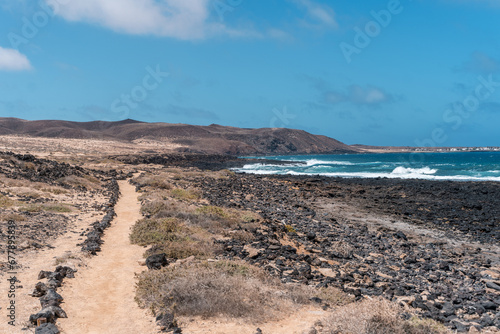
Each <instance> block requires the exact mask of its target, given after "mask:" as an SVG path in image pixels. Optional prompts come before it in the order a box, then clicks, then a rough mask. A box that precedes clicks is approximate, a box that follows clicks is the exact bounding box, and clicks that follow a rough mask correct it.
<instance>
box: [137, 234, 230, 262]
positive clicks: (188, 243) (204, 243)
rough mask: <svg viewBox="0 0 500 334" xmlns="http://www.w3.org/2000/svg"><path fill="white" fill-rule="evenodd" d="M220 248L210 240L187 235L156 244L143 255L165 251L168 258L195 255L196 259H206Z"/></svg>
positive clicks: (182, 257)
mask: <svg viewBox="0 0 500 334" xmlns="http://www.w3.org/2000/svg"><path fill="white" fill-rule="evenodd" d="M221 250H222V248H221V246H219V245H216V244H214V243H213V242H211V241H208V240H196V239H194V238H189V237H187V238H184V239H177V240H172V241H166V242H164V243H161V244H156V245H154V246H153V247H151V248H150V249H148V250H147V251H146V252H145V253H144V257H148V256H150V255H154V254H158V253H165V255H166V256H167V257H168V258H170V259H185V258H188V257H190V256H195V257H196V258H198V259H208V258H211V257H213V256H214V255H216V254H218V253H220V252H221Z"/></svg>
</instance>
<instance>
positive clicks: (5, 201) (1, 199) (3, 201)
mask: <svg viewBox="0 0 500 334" xmlns="http://www.w3.org/2000/svg"><path fill="white" fill-rule="evenodd" d="M14 203H15V202H14V201H13V200H11V199H10V198H9V197H7V196H5V195H2V194H0V208H8V207H11V206H13V205H14Z"/></svg>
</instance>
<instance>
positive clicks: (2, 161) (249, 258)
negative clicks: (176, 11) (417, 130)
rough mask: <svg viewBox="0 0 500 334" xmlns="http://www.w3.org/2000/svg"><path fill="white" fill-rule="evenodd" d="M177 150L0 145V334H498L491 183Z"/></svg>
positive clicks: (498, 189) (133, 145) (19, 141)
mask: <svg viewBox="0 0 500 334" xmlns="http://www.w3.org/2000/svg"><path fill="white" fill-rule="evenodd" d="M175 149H176V146H175V144H173V143H170V144H166V145H161V143H160V142H157V141H146V140H143V141H140V140H139V141H136V142H124V141H123V142H117V141H112V140H107V141H104V140H98V139H85V140H78V139H46V138H36V139H34V138H27V137H19V136H2V137H0V151H2V152H1V153H0V210H1V212H0V215H1V217H0V219H1V220H0V227H1V230H0V232H1V233H0V256H2V257H3V258H2V259H0V267H1V268H0V271H1V281H0V287H1V288H0V290H1V291H3V293H2V295H0V312H1V314H2V319H3V320H2V322H1V323H0V332H2V333H30V332H31V333H35V332H36V333H57V332H58V331H60V332H62V333H68V334H69V333H71V334H73V333H78V334H84V333H118V332H119V333H134V334H135V333H145V334H146V333H159V332H173V333H181V332H182V333H200V334H201V333H227V334H233V333H248V334H254V333H283V334H284V333H287V334H288V333H299V334H301V333H309V334H313V333H415V334H417V333H422V334H423V333H454V332H470V333H478V332H482V333H498V332H499V329H500V313H499V312H500V249H499V246H498V244H499V240H500V227H499V225H500V224H499V220H498V219H499V218H498V217H499V216H500V212H499V208H500V185H499V184H497V183H473V182H469V183H466V182H464V183H455V182H431V181H417V180H414V181H404V180H383V179H378V180H357V179H351V180H345V179H327V178H305V177H269V176H267V177H263V176H252V175H240V174H235V173H233V172H231V171H230V170H228V169H227V167H231V166H233V165H234V164H235V163H237V161H236V159H233V158H221V157H220V156H208V155H196V154H194V155H193V154H179V153H173V151H174V150H175ZM118 194H119V196H118ZM9 237H10V238H9ZM9 240H10V241H11V242H9ZM9 246H11V247H10V248H9ZM9 251H10V252H9ZM13 277H15V279H12V278H13ZM8 279H10V280H8ZM11 305H14V307H12V306H11ZM9 316H12V317H11V318H9ZM9 322H10V323H9ZM44 322H47V324H44ZM13 325H14V326H13Z"/></svg>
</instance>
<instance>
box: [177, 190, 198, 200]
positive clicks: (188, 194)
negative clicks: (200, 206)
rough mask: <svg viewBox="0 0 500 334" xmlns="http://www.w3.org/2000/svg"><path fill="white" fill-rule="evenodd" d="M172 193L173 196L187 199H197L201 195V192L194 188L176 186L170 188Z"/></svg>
mask: <svg viewBox="0 0 500 334" xmlns="http://www.w3.org/2000/svg"><path fill="white" fill-rule="evenodd" d="M170 194H171V195H172V197H173V198H176V199H179V200H185V201H195V200H197V199H200V197H201V195H200V193H199V192H198V191H196V190H194V189H183V188H174V189H172V190H170Z"/></svg>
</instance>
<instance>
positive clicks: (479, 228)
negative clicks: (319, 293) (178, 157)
mask: <svg viewBox="0 0 500 334" xmlns="http://www.w3.org/2000/svg"><path fill="white" fill-rule="evenodd" d="M193 182H194V184H197V185H198V186H199V187H201V189H202V190H203V196H204V197H205V198H207V199H208V200H209V202H210V203H211V204H212V205H217V206H224V207H234V208H241V209H247V210H253V211H255V212H258V213H259V214H260V215H261V216H262V217H263V218H264V220H263V221H262V222H261V223H262V226H263V227H262V228H258V229H253V230H250V231H249V232H251V233H252V234H253V235H254V237H255V240H253V241H251V242H248V243H246V242H243V241H238V240H234V239H231V240H225V241H221V243H222V244H223V247H224V250H225V254H224V255H225V256H226V257H228V258H235V257H238V258H243V259H246V260H248V261H249V262H250V263H252V264H256V265H258V266H261V267H264V268H265V269H266V270H267V271H269V272H270V273H272V274H273V275H275V276H278V277H280V278H281V280H282V281H283V282H301V283H305V284H309V285H315V286H318V287H322V286H330V285H332V286H336V287H339V288H341V289H342V290H344V291H345V292H348V293H351V294H353V295H354V296H356V298H358V299H362V298H371V297H373V296H383V297H385V298H387V299H389V300H393V301H399V302H400V303H402V304H403V305H405V306H407V307H408V308H409V309H412V310H417V311H418V312H419V313H420V314H421V315H422V316H423V317H427V318H432V319H435V320H438V321H440V322H442V323H444V324H446V325H447V326H449V327H451V328H452V329H456V330H457V331H458V332H466V331H467V330H469V329H470V328H471V327H475V328H476V329H478V330H481V329H483V328H487V327H496V328H498V329H500V263H499V260H500V257H499V256H500V252H498V240H499V223H498V221H497V220H496V219H497V217H499V214H500V213H499V212H498V210H499V205H498V204H500V203H498V202H499V201H500V196H499V194H500V185H498V184H496V183H474V182H464V183H457V182H433V181H420V180H411V181H409V180H387V179H372V180H367V179H331V178H310V177H308V178H307V177H290V176H286V177H283V176H273V177H269V176H266V177H263V176H255V175H242V174H236V175H233V176H231V177H229V178H226V179H216V180H214V179H213V178H203V177H201V178H198V179H196V180H194V181H193ZM403 195H404V196H403ZM320 201H321V202H322V204H324V203H325V202H328V203H330V204H331V205H333V206H335V205H336V204H340V203H346V202H347V203H349V204H351V205H353V206H354V207H359V208H360V209H361V208H362V209H368V212H370V214H369V215H381V216H384V217H387V218H389V219H391V220H393V221H394V222H395V221H403V222H406V223H408V224H413V225H415V226H422V227H425V228H428V229H435V230H441V231H443V232H444V233H445V235H446V238H445V239H429V238H423V237H421V236H419V235H418V234H414V235H411V234H408V233H404V232H402V231H400V230H398V229H397V228H376V229H374V228H371V227H370V228H369V226H367V225H366V224H360V223H359V221H358V222H353V221H350V220H348V219H345V217H342V216H340V215H338V213H334V212H329V211H328V210H324V209H323V208H322V207H321V206H318V203H319V202H320ZM360 211H361V210H360ZM458 239H460V240H462V241H464V240H465V241H470V243H467V242H462V243H461V244H459V245H458V246H457V243H453V242H447V241H448V240H451V241H453V240H458ZM478 242H479V243H480V244H481V245H482V246H483V247H476V246H474V245H477V243H478ZM495 247H496V248H495ZM483 248H484V250H483ZM486 249H488V250H489V251H490V252H489V253H488V254H486V252H485V250H486ZM318 302H321V301H318ZM325 307H326V305H325ZM408 316H409V315H408Z"/></svg>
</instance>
